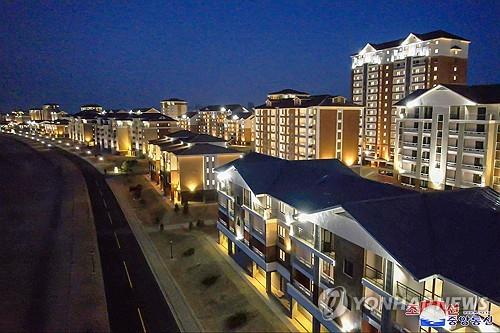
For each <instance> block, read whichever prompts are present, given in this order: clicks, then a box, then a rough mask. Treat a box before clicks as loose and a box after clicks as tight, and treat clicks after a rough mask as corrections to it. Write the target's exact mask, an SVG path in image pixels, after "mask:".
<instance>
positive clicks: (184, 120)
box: [179, 111, 200, 133]
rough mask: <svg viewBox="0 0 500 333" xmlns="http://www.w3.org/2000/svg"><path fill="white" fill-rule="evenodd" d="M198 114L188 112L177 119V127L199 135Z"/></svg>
mask: <svg viewBox="0 0 500 333" xmlns="http://www.w3.org/2000/svg"><path fill="white" fill-rule="evenodd" d="M199 116H200V114H199V113H198V112H196V111H189V112H186V113H185V114H183V115H182V116H181V117H180V118H179V127H180V128H182V129H184V130H186V131H190V132H193V133H200V117H199Z"/></svg>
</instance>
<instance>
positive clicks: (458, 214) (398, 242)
mask: <svg viewBox="0 0 500 333" xmlns="http://www.w3.org/2000/svg"><path fill="white" fill-rule="evenodd" d="M344 208H345V209H346V210H347V211H348V212H349V214H351V215H352V216H353V217H354V218H355V219H356V220H357V221H358V223H360V224H361V225H362V226H363V228H364V229H365V230H366V231H367V232H368V233H369V234H371V235H372V236H373V237H374V238H375V239H376V240H377V241H378V242H379V243H380V244H381V245H382V246H383V247H384V248H385V249H386V250H387V251H388V252H389V253H390V254H391V255H392V256H393V257H394V258H396V260H398V262H399V263H400V264H401V265H403V266H404V267H405V268H406V269H407V270H408V271H409V272H410V273H411V274H413V276H414V277H416V278H417V279H423V278H427V277H429V276H432V275H434V274H439V275H441V276H443V277H445V278H448V279H450V280H452V281H454V282H456V283H458V284H459V285H461V286H463V287H465V288H467V289H469V290H471V291H474V292H477V293H479V294H481V295H483V296H485V297H488V298H491V299H493V300H495V301H496V302H500V279H499V278H500V267H499V265H498V260H499V258H500V247H499V246H498V242H499V240H500V239H499V237H500V212H499V209H500V196H499V193H497V192H495V191H494V190H493V189H491V188H470V189H463V190H456V191H446V192H441V191H440V192H429V193H415V194H411V195H406V196H399V197H393V198H382V199H379V200H368V201H363V202H352V203H347V204H345V205H344Z"/></svg>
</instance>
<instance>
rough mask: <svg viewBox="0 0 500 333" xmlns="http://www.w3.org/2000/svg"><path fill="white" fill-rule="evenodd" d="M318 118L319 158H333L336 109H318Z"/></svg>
mask: <svg viewBox="0 0 500 333" xmlns="http://www.w3.org/2000/svg"><path fill="white" fill-rule="evenodd" d="M319 119H320V122H319V145H317V146H318V147H319V158H335V156H336V148H337V147H336V144H335V141H336V140H335V133H336V128H337V110H332V109H320V110H319Z"/></svg>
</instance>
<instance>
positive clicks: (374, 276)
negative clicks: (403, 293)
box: [364, 264, 384, 288]
mask: <svg viewBox="0 0 500 333" xmlns="http://www.w3.org/2000/svg"><path fill="white" fill-rule="evenodd" d="M364 277H365V278H366V279H367V280H369V281H370V282H373V283H375V284H376V285H377V286H379V287H380V288H384V273H383V272H382V271H380V270H378V269H376V268H375V267H373V266H370V265H368V264H366V265H365V276H364Z"/></svg>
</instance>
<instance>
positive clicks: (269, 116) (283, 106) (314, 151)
mask: <svg viewBox="0 0 500 333" xmlns="http://www.w3.org/2000/svg"><path fill="white" fill-rule="evenodd" d="M361 112H362V107H360V106H359V105H355V104H352V103H350V102H348V101H346V99H345V98H344V97H342V96H332V95H310V94H309V93H307V92H301V91H297V90H293V89H284V90H281V91H277V92H272V93H269V94H268V96H267V100H266V102H265V103H264V104H262V105H260V106H257V107H256V108H255V150H256V151H257V152H258V153H262V154H266V155H270V156H275V157H280V158H284V159H288V160H308V159H320V158H338V159H341V160H342V161H343V162H344V163H346V164H347V165H353V164H356V163H357V162H358V123H359V117H360V114H361Z"/></svg>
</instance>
